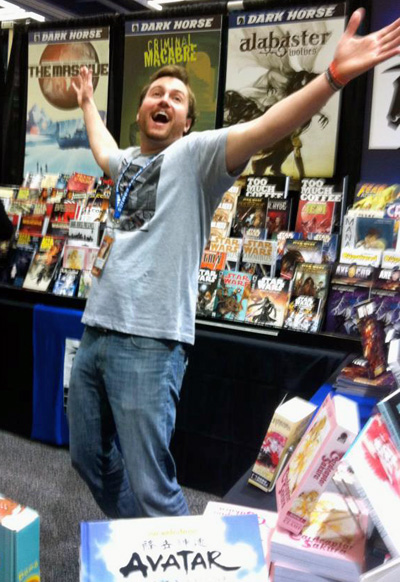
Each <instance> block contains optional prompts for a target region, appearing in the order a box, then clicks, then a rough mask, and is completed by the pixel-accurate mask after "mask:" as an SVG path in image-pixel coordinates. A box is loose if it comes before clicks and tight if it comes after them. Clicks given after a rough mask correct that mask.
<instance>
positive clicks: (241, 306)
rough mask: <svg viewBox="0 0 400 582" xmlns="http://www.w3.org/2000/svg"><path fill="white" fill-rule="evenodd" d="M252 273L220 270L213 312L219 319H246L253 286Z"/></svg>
mask: <svg viewBox="0 0 400 582" xmlns="http://www.w3.org/2000/svg"><path fill="white" fill-rule="evenodd" d="M251 281H252V278H251V275H248V274H247V273H241V272H238V271H227V270H224V271H220V272H219V279H218V286H217V291H216V293H215V303H214V309H213V314H214V317H216V318H217V319H226V320H230V321H244V319H245V316H246V310H247V303H248V299H249V295H250V288H251Z"/></svg>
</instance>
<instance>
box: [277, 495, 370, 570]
mask: <svg viewBox="0 0 400 582" xmlns="http://www.w3.org/2000/svg"><path fill="white" fill-rule="evenodd" d="M350 503H351V505H350ZM352 506H354V504H353V503H352V501H348V500H346V499H345V498H344V497H343V496H342V495H340V494H339V493H333V492H327V491H325V492H324V493H323V494H322V495H321V497H320V498H319V500H318V502H317V503H316V505H315V506H314V509H313V510H312V512H311V514H310V520H309V524H308V525H307V527H305V528H304V529H303V531H302V532H301V533H300V534H299V535H296V536H294V535H292V534H290V533H289V532H288V531H286V530H284V529H282V528H280V527H279V526H278V527H277V528H276V529H275V531H274V533H273V534H272V539H271V554H270V555H271V560H272V562H273V568H272V570H273V580H274V582H293V581H294V580H295V581H296V582H328V581H331V580H332V581H334V580H335V581H338V582H339V581H340V582H358V581H359V577H360V575H361V573H362V572H363V569H364V553H365V541H366V535H365V533H364V532H365V531H366V527H367V520H368V517H367V514H366V512H363V513H361V512H358V513H357V514H356V512H355V511H353V510H352V509H351V508H352ZM357 511H358V510H357Z"/></svg>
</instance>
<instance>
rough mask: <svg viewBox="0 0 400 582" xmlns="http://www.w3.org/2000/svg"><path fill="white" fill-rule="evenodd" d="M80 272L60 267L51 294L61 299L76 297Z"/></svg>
mask: <svg viewBox="0 0 400 582" xmlns="http://www.w3.org/2000/svg"><path fill="white" fill-rule="evenodd" d="M80 273H81V271H78V270H77V269H65V268H64V267H61V269H60V270H59V272H58V275H57V277H56V280H55V281H54V285H53V291H52V292H53V293H54V295H60V296H63V297H76V295H77V292H78V286H79V278H80Z"/></svg>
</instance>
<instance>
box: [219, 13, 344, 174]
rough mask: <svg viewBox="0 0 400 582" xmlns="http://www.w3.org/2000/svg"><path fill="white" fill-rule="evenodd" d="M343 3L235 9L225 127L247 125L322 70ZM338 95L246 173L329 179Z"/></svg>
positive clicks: (231, 20) (255, 159)
mask: <svg viewBox="0 0 400 582" xmlns="http://www.w3.org/2000/svg"><path fill="white" fill-rule="evenodd" d="M344 14H345V5H344V4H343V3H340V4H330V5H329V6H328V5H327V6H318V7H316V6H314V7H306V8H301V7H300V8H299V7H290V8H285V9H276V10H269V11H263V12H248V13H240V14H231V15H230V17H229V33H228V62H227V73H226V85H225V94H224V125H226V126H229V125H233V124H235V123H242V122H245V121H248V120H250V119H254V118H256V117H258V116H259V115H261V114H262V113H264V112H265V111H266V110H267V109H269V108H270V107H271V106H272V105H274V104H275V103H276V102H278V101H280V100H281V99H283V98H285V97H286V96H288V95H289V94H291V93H293V92H295V91H296V90H297V89H300V88H301V87H302V86H304V85H305V84H306V83H308V82H309V81H311V80H312V79H314V78H315V77H316V76H318V75H319V74H320V73H322V72H323V71H325V70H326V69H327V67H328V66H329V64H330V62H331V61H332V58H333V55H334V51H335V48H336V44H337V42H338V41H339V38H340V36H341V34H342V33H343V30H344V22H345V18H344ZM339 104H340V96H339V93H338V94H336V95H334V96H333V97H332V99H330V101H329V102H328V103H327V105H326V106H325V107H324V108H323V110H321V111H320V112H319V114H317V115H315V116H314V117H313V118H312V119H311V120H310V122H308V123H306V124H304V125H303V126H302V127H301V128H299V129H298V130H296V131H295V132H293V133H292V134H291V135H290V136H288V137H287V138H285V139H283V140H281V141H280V142H278V143H277V144H275V146H273V147H271V148H268V149H266V150H264V151H262V152H260V153H259V154H257V155H256V156H253V158H252V160H251V161H250V163H249V164H248V166H247V168H246V170H245V174H256V175H258V176H260V175H276V176H279V175H287V176H290V177H292V178H293V179H294V180H299V179H301V178H304V177H317V176H318V177H331V176H332V175H333V174H334V170H335V155H336V145H337V134H338V123H339Z"/></svg>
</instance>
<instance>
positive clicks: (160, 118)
mask: <svg viewBox="0 0 400 582" xmlns="http://www.w3.org/2000/svg"><path fill="white" fill-rule="evenodd" d="M152 119H153V121H155V122H156V123H168V121H169V117H168V115H167V114H166V113H164V111H157V113H155V114H154V115H153V116H152Z"/></svg>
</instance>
